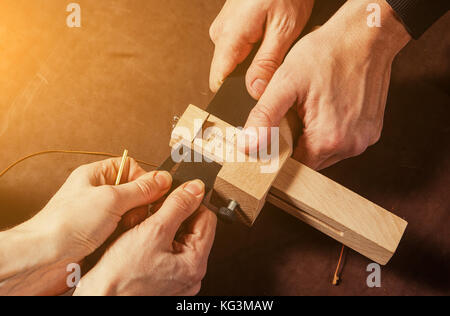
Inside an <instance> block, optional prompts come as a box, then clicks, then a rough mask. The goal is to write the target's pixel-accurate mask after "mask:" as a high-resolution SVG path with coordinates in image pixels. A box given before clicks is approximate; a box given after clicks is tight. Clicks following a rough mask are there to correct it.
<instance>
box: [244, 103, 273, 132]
mask: <svg viewBox="0 0 450 316" xmlns="http://www.w3.org/2000/svg"><path fill="white" fill-rule="evenodd" d="M274 115H275V113H274V109H272V107H271V106H268V105H265V104H259V105H258V106H255V107H254V108H253V109H252V110H251V112H250V116H251V117H252V118H253V119H255V120H257V121H259V122H261V121H263V122H264V121H265V122H267V123H269V125H270V126H274V124H273V123H274V122H273V119H272V118H273V117H274ZM255 127H258V126H255Z"/></svg>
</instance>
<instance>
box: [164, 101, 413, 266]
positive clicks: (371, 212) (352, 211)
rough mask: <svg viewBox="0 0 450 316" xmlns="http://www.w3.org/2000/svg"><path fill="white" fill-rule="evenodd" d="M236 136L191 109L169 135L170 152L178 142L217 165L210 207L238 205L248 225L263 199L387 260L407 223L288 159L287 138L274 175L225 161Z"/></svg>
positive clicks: (246, 164)
mask: <svg viewBox="0 0 450 316" xmlns="http://www.w3.org/2000/svg"><path fill="white" fill-rule="evenodd" d="M233 129H234V130H233ZM238 133H239V130H238V129H236V128H234V127H233V126H231V125H229V124H228V123H226V122H223V121H222V120H220V119H219V118H217V117H215V116H213V115H210V114H209V113H207V112H205V111H203V110H201V109H200V108H198V107H195V106H193V105H190V106H189V107H188V108H187V110H186V112H185V113H184V114H183V116H182V117H181V118H180V120H179V121H178V123H177V125H176V128H175V129H174V132H173V133H172V138H171V142H170V145H171V147H172V148H175V146H176V145H178V144H183V145H185V146H189V147H190V148H192V149H193V150H195V151H197V152H200V153H202V154H203V156H204V157H206V158H207V159H211V160H213V161H215V162H217V163H219V164H222V169H221V170H220V172H219V174H218V176H217V178H216V182H215V184H214V192H213V194H212V198H211V203H212V204H215V203H217V201H221V203H222V205H223V203H224V202H225V203H226V202H228V201H229V200H235V201H237V202H238V204H239V206H240V208H239V219H240V220H241V221H242V222H243V223H245V224H246V225H248V226H252V225H253V223H254V222H255V220H256V218H257V216H258V215H259V213H260V211H261V209H262V207H263V206H264V204H265V202H266V201H267V202H269V203H271V204H274V205H275V206H277V207H279V208H280V209H282V210H284V211H285V212H287V213H289V214H291V215H293V216H295V217H296V218H298V219H300V220H302V221H304V222H305V223H307V224H309V225H311V226H313V227H314V228H316V229H318V230H319V231H321V232H323V233H325V234H326V235H328V236H330V237H332V238H334V239H335V240H337V241H339V242H341V243H343V244H344V245H346V246H348V247H350V248H352V249H353V250H355V251H357V252H359V253H360V254H362V255H364V256H366V257H368V258H370V259H371V260H374V261H375V262H377V263H379V264H382V265H385V264H387V263H388V262H389V260H390V259H391V257H392V256H393V254H394V253H395V251H396V249H397V247H398V244H399V243H400V240H401V238H402V236H403V233H404V231H405V229H406V226H407V224H408V223H407V222H406V221H404V220H403V219H401V218H399V217H397V216H396V215H394V214H392V213H390V212H388V211H387V210H385V209H383V208H381V207H380V206H378V205H376V204H374V203H372V202H370V201H368V200H367V199H365V198H363V197H361V196H359V195H358V194H356V193H354V192H352V191H350V190H349V189H347V188H345V187H343V186H341V185H340V184H338V183H336V182H334V181H332V180H331V179H329V178H327V177H325V176H323V175H322V174H320V173H318V172H316V171H314V170H312V169H310V168H308V167H307V166H305V165H303V164H301V163H299V162H297V161H296V160H294V159H292V158H290V156H291V152H292V140H290V139H289V137H286V136H285V137H284V138H283V137H282V139H281V140H280V146H279V147H280V151H279V153H280V154H279V168H278V169H277V170H276V172H272V173H261V167H262V166H265V164H267V162H262V161H260V160H257V161H253V162H248V161H247V162H228V161H229V160H228V159H224V157H227V155H238V154H239V151H237V150H231V151H230V150H229V149H230V148H232V149H235V148H236V135H237V134H238ZM221 144H228V145H231V146H223V145H221ZM227 148H228V151H227ZM241 154H242V153H241ZM234 157H235V158H236V156H234ZM247 158H248V157H247ZM224 160H226V161H225V162H224ZM236 160H237V159H234V160H233V161H236ZM215 205H217V204H215Z"/></svg>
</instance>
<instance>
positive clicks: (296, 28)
mask: <svg viewBox="0 0 450 316" xmlns="http://www.w3.org/2000/svg"><path fill="white" fill-rule="evenodd" d="M313 6H314V0H285V1H284V0H283V1H280V0H251V1H242V0H228V1H227V2H226V3H225V6H224V7H223V9H222V11H221V12H220V14H219V15H218V17H217V18H216V20H215V21H214V23H213V24H212V25H211V29H210V36H211V39H212V41H213V42H214V44H215V45H216V49H215V52H214V58H213V61H212V65H211V73H210V88H211V90H212V91H213V92H217V91H218V90H219V88H220V86H221V85H222V83H223V81H224V80H225V78H226V77H227V76H228V75H229V74H230V73H231V72H232V71H233V70H234V69H235V68H236V66H237V65H238V64H240V63H241V62H243V61H244V60H245V59H246V58H247V56H248V55H249V54H250V52H251V50H252V48H253V46H254V45H255V44H256V43H257V42H259V41H260V40H262V44H261V47H260V48H259V51H258V53H257V54H256V56H255V59H254V60H253V63H252V65H251V66H250V68H249V70H248V72H247V77H246V82H247V89H248V91H249V93H250V95H251V96H252V97H254V98H255V99H259V97H260V96H261V94H262V93H263V92H264V90H265V88H266V86H267V84H268V83H269V81H270V79H271V78H272V76H273V74H274V73H275V71H276V70H277V68H278V67H279V66H280V65H281V63H282V62H283V59H284V57H285V55H286V53H287V51H288V50H289V48H290V47H291V45H292V44H293V43H294V41H295V40H296V39H297V38H298V37H299V36H300V33H301V32H302V30H303V28H304V26H305V24H306V22H307V21H308V19H309V17H310V15H311V11H312V8H313Z"/></svg>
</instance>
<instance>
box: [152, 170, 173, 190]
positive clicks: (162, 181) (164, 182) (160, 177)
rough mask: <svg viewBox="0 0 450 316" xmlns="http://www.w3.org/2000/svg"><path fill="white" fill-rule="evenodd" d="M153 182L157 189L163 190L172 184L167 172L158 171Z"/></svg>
mask: <svg viewBox="0 0 450 316" xmlns="http://www.w3.org/2000/svg"><path fill="white" fill-rule="evenodd" d="M155 181H156V183H157V184H158V186H159V188H160V189H162V190H164V189H167V188H168V187H170V185H171V184H172V177H171V175H170V173H168V172H167V171H158V172H157V173H155Z"/></svg>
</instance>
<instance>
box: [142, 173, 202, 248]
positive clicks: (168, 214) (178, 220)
mask: <svg viewBox="0 0 450 316" xmlns="http://www.w3.org/2000/svg"><path fill="white" fill-rule="evenodd" d="M204 194H205V185H204V183H203V182H202V181H200V180H194V181H191V182H188V183H185V184H183V185H182V186H180V187H179V188H177V189H176V190H175V191H174V192H172V193H171V194H170V195H169V196H168V197H167V199H166V201H165V202H164V204H163V205H162V206H161V208H160V209H159V210H158V211H157V212H156V213H155V214H154V215H153V216H152V217H151V221H149V223H159V224H161V225H162V226H163V227H164V230H165V232H164V236H161V238H162V239H163V240H164V241H165V242H167V243H168V244H172V241H173V240H174V238H175V234H176V233H177V231H178V229H179V228H180V226H181V224H182V223H183V222H184V221H185V220H186V219H187V218H189V216H191V215H192V214H193V213H194V212H195V211H196V210H197V209H198V207H199V206H200V204H201V202H202V199H203V196H204Z"/></svg>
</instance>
